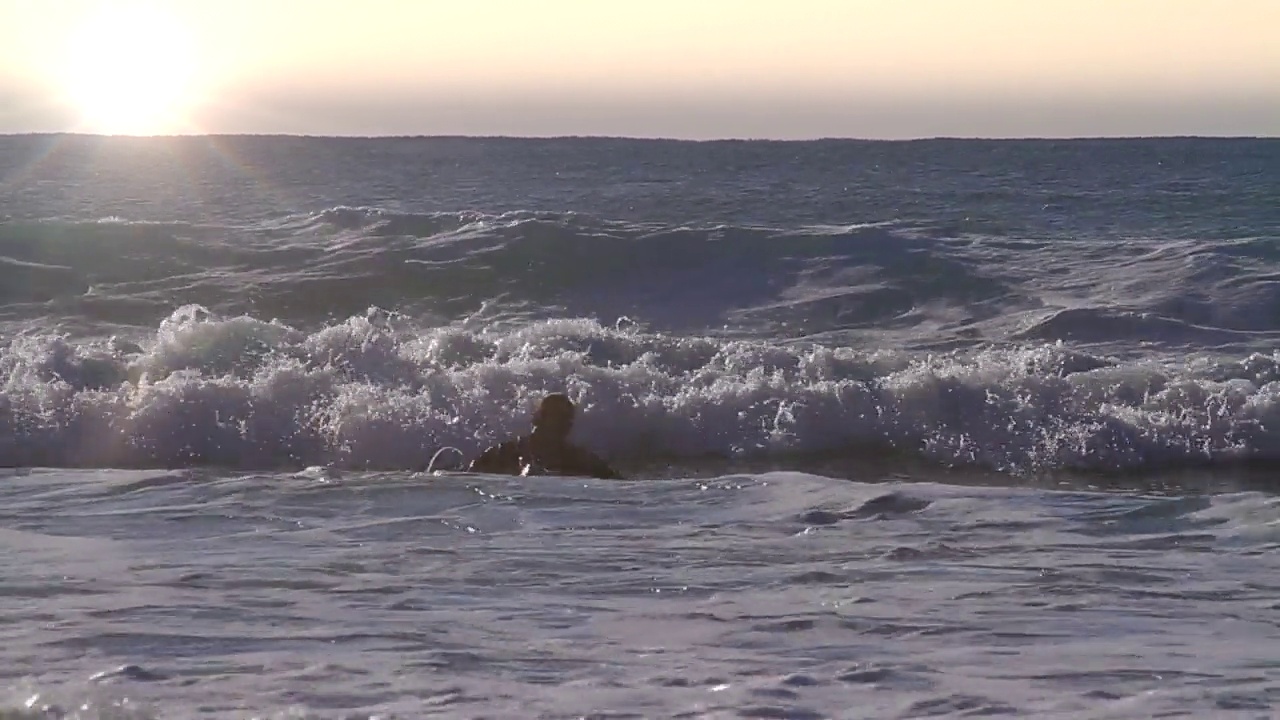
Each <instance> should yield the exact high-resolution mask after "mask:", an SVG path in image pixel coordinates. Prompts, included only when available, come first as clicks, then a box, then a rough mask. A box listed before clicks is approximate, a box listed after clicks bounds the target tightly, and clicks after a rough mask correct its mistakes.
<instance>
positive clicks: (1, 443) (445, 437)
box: [0, 306, 1280, 473]
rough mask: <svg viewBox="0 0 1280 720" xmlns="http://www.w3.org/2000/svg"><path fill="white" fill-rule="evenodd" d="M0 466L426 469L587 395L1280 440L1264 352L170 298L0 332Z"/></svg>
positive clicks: (901, 447) (813, 441)
mask: <svg viewBox="0 0 1280 720" xmlns="http://www.w3.org/2000/svg"><path fill="white" fill-rule="evenodd" d="M0 379H3V382H4V386H3V392H2V393H0V464H3V465H52V466H90V467H153V466H166V467H173V466H185V465H216V466H230V467H242V468H257V469H265V468H282V467H304V466H310V465H326V464H331V465H334V466H339V467H350V468H377V469H416V468H421V467H422V466H423V465H424V464H425V463H426V461H427V460H428V459H429V458H430V456H431V455H432V454H433V453H434V452H435V451H436V450H437V449H439V448H441V447H445V446H452V447H456V448H459V449H460V450H462V451H463V452H464V453H465V454H468V455H470V454H473V453H474V452H476V451H477V450H479V449H480V448H482V447H483V446H484V445H486V444H487V443H489V442H491V441H494V440H496V439H498V438H500V437H503V436H506V435H508V434H511V433H516V432H521V431H523V430H525V429H526V428H527V423H528V417H529V412H530V410H531V408H532V405H533V403H535V402H536V400H537V398H538V397H539V396H540V395H541V394H542V393H545V392H549V391H566V392H568V393H569V394H570V395H571V396H572V397H573V398H574V399H575V400H577V401H578V402H579V403H580V404H581V405H582V408H583V414H582V422H581V427H580V428H579V430H578V433H579V440H580V441H581V442H583V443H585V444H587V445H589V446H591V447H593V448H595V449H597V450H599V451H600V452H603V453H605V454H608V455H610V456H611V457H613V458H615V459H616V460H617V461H618V462H619V463H620V464H622V465H624V466H625V465H627V464H636V463H641V462H649V461H653V460H654V459H670V460H673V461H682V460H685V461H692V460H696V459H699V458H725V459H740V460H746V461H750V460H753V459H756V460H761V461H765V460H769V459H771V458H775V459H776V458H779V457H796V456H806V455H811V456H816V455H828V456H829V455H831V454H833V453H834V454H837V455H840V454H842V453H844V454H847V455H848V456H849V457H850V458H853V457H867V456H869V455H874V454H875V453H902V454H905V455H907V456H912V457H918V458H922V459H926V460H929V461H931V462H937V463H941V464H945V465H959V466H974V467H983V468H992V469H998V470H1002V471H1006V472H1011V473H1032V472H1038V471H1043V470H1053V469H1089V470H1135V469H1137V470H1140V469H1143V468H1151V467H1160V466H1168V465H1176V464H1178V463H1188V462H1238V461H1246V460H1265V459H1278V458H1280V432H1278V431H1277V428H1280V425H1278V424H1277V421H1280V414H1278V413H1280V410H1278V408H1280V405H1277V398H1278V397H1280V354H1271V355H1262V354H1254V355H1250V356H1247V357H1243V358H1240V359H1236V360H1231V361H1221V360H1213V359H1208V358H1205V359H1201V360H1199V361H1190V360H1189V361H1187V362H1183V363H1174V364H1170V363H1167V362H1161V363H1158V362H1155V361H1131V360H1120V359H1116V358H1108V357H1103V356H1095V355H1090V354H1088V353H1083V352H1080V351H1076V350H1072V349H1071V348H1069V347H1067V346H1065V345H1064V344H1061V343H1048V344H1027V345H1022V346H1007V347H987V348H980V349H972V350H965V351H951V352H945V353H914V352H904V351H897V350H867V349H863V348H855V347H847V346H844V347H841V346H835V347H832V346H824V345H819V344H813V343H790V344H779V343H777V342H773V341H767V340H757V339H740V338H739V339H730V338H715V337H705V336H687V335H685V336H681V335H672V334H665V333H661V332H655V331H652V330H647V329H645V328H643V327H639V326H635V325H625V326H617V327H614V326H606V325H602V324H600V323H599V322H597V321H594V320H588V319H559V320H549V321H541V322H535V323H530V324H526V325H523V326H520V327H516V328H509V329H496V328H493V327H484V328H481V329H469V328H467V327H463V326H457V325H455V326H443V327H419V326H416V325H413V324H411V323H409V321H408V320H406V319H404V318H400V317H398V316H394V315H390V314H387V313H381V312H370V313H367V314H363V315H359V316H353V317H350V318H348V319H347V320H345V321H342V322H336V323H333V324H329V325H326V326H324V327H321V328H319V329H316V330H305V329H300V328H296V327H292V326H290V325H288V324H285V323H282V322H279V321H264V320H260V319H255V318H253V317H249V316H235V317H222V316H219V315H217V314H215V313H212V312H210V311H208V310H206V309H204V308H200V307H195V306H193V307H186V308H183V309H181V310H179V311H177V312H175V313H173V314H172V315H171V316H170V317H168V318H166V320H165V321H164V322H162V323H161V324H160V325H159V327H158V328H157V329H156V330H155V331H154V334H153V336H152V337H151V338H149V339H147V340H145V341H144V342H141V343H137V342H132V341H127V340H123V339H113V340H96V341H72V340H69V339H67V338H65V337H61V336H57V335H53V334H47V333H33V334H27V335H23V336H18V337H15V338H13V339H12V340H11V341H10V342H9V343H8V345H7V347H4V348H3V349H2V350H0Z"/></svg>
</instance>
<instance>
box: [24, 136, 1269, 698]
mask: <svg viewBox="0 0 1280 720" xmlns="http://www.w3.org/2000/svg"><path fill="white" fill-rule="evenodd" d="M1277 198H1280V141H1276V140H1244V139H1240V140H1208V139H1163V140H1161V139H1152V140H1111V141H1016V142H1015V141H1002V142H987V141H947V140H938V141H927V142H911V143H880V142H854V141H822V142H811V143H770V142H721V143H680V142H669V141H634V140H606V139H598V140H593V139H558V140H511V139H449V138H425V139H333V138H289V137H215V138H147V139H136V138H95V137H78V136H21V137H19V136H9V137H0V381H2V382H3V388H0V467H3V468H7V469H0V543H2V545H0V547H2V548H3V550H2V551H0V607H3V608H4V613H3V614H2V615H0V617H2V618H3V622H2V623H0V628H2V632H3V634H2V635H0V639H2V640H3V642H0V717H15V718H178V717H183V718H185V717H214V718H251V717H252V718H268V717H270V718H285V717H306V718H374V717H377V718H420V717H436V716H438V717H484V718H531V717H539V718H542V717H546V718H580V717H592V718H630V717H635V718H639V717H645V718H648V717H655V718H661V717H684V718H720V717H747V718H908V717H975V716H986V715H1010V716H1019V717H1044V718H1054V717H1064V718H1065V717H1071V718H1078V717H1098V718H1129V717H1133V718H1145V717H1196V718H1201V717H1214V718H1233V717H1241V718H1270V717H1276V716H1278V715H1280V713H1278V712H1277V707H1280V652H1277V649H1276V648H1277V647H1280V644H1278V643H1280V624H1278V623H1280V621H1278V618H1280V614H1278V613H1277V611H1280V561H1277V560H1276V551H1277V549H1280V499H1278V498H1277V494H1276V490H1277V488H1278V487H1280V480H1277V474H1276V473H1277V471H1280V246H1278V245H1277V243H1278V241H1280V205H1277V202H1276V199H1277ZM549 391H563V392H567V393H568V394H569V395H570V396H571V397H573V398H574V400H575V401H577V402H578V403H579V406H580V417H579V427H578V428H577V429H576V430H575V440H576V441H577V442H579V443H581V444H583V445H585V446H587V447H589V448H591V449H592V450H594V451H596V452H598V453H600V454H601V455H604V456H606V457H608V458H609V459H610V461H611V462H612V463H613V464H614V465H615V466H617V467H618V468H619V469H620V470H621V471H623V473H624V474H626V475H627V476H628V478H629V479H628V480H627V481H623V482H617V481H613V482H611V481H603V480H583V479H575V478H552V477H543V478H510V477H496V476H485V475H476V474H468V473H464V472H458V469H459V468H460V467H462V462H463V461H464V460H465V459H469V458H470V457H473V456H474V455H475V454H476V453H477V452H479V451H480V450H481V449H482V448H484V447H485V446H487V445H488V444H490V443H492V442H495V441H497V440H499V439H501V438H504V437H505V436H507V435H509V434H513V433H518V432H523V431H526V430H527V428H528V422H529V413H530V411H531V410H532V408H533V406H534V405H535V404H536V402H537V400H538V398H539V397H540V396H541V395H542V394H544V393H546V392H549ZM433 460H434V462H433Z"/></svg>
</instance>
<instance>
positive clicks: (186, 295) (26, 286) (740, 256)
mask: <svg viewBox="0 0 1280 720" xmlns="http://www.w3.org/2000/svg"><path fill="white" fill-rule="evenodd" d="M0 270H3V271H4V273H5V281H4V282H3V283H0V302H3V303H4V305H5V307H4V309H3V311H0V322H3V321H5V320H7V321H10V322H15V321H24V320H37V321H53V322H60V323H61V324H62V325H63V326H64V327H68V328H70V329H72V331H73V332H74V331H76V330H77V329H79V328H99V327H101V326H102V325H104V324H105V325H108V326H115V327H132V328H138V329H148V328H154V327H155V325H156V324H157V323H158V322H160V321H161V320H162V319H163V318H164V317H166V316H167V315H168V314H169V313H170V312H172V310H173V308H175V307H179V306H182V305H187V304H198V305H201V306H204V307H207V308H209V309H210V310H212V311H214V312H217V313H220V314H223V315H239V314H246V315H250V316H253V317H258V318H279V319H281V320H283V321H285V322H289V323H293V324H296V325H298V326H299V327H308V328H311V329H314V328H316V327H319V326H320V325H322V324H324V323H331V322H334V321H336V320H341V319H342V318H346V317H350V316H352V315H358V314H360V313H362V312H364V310H365V308H367V307H369V306H377V307H383V308H388V309H390V310H395V311H399V312H403V313H407V314H410V315H413V316H415V317H419V318H424V319H428V320H429V321H430V322H432V323H449V322H454V321H456V320H457V319H459V318H464V317H472V318H475V319H477V320H484V321H486V322H502V321H513V322H518V323H523V322H528V321H530V320H549V319H554V318H557V317H590V318H595V319H598V320H599V321H601V322H602V323H606V324H607V323H612V322H614V321H616V320H617V319H618V318H621V317H626V318H629V319H631V320H635V321H638V322H641V323H643V324H644V325H645V326H646V327H649V328H652V329H654V330H656V331H664V332H680V333H688V334H697V335H710V334H714V335H724V334H735V335H738V336H752V337H761V338H764V337H768V338H779V339H786V338H825V339H832V334H833V333H834V334H837V335H838V337H836V338H835V340H836V341H837V342H839V343H853V344H857V343H862V342H872V343H875V345H876V346H879V347H896V348H916V349H950V348H956V347H964V346H974V345H977V344H979V343H981V342H984V341H1006V340H1013V341H1028V340H1029V341H1036V342H1038V341H1056V340H1064V341H1068V342H1072V343H1076V344H1081V343H1083V344H1091V345H1105V346H1114V347H1117V348H1122V347H1124V346H1132V345H1133V344H1134V343H1143V344H1147V345H1154V346H1156V347H1158V348H1163V349H1167V350H1177V349H1182V348H1210V347H1211V348H1219V349H1222V350H1229V351H1232V352H1237V353H1238V352H1248V351H1253V350H1257V349H1260V348H1261V347H1263V346H1265V347H1270V345H1271V344H1274V343H1275V342H1277V341H1278V340H1280V320H1278V319H1277V318H1280V280H1277V279H1276V278H1280V254H1278V253H1276V252H1275V250H1274V248H1273V243H1270V242H1262V241H1259V240H1257V239H1250V238H1243V239H1239V240H1218V241H1207V240H1206V241H1185V240H1180V241H1159V240H1150V239H1142V238H1133V239H1130V240H1127V241H1126V242H1124V243H1123V244H1119V245H1117V244H1114V243H1107V242H1088V243H1083V242H1074V241H1071V240H1068V239H1062V240H1057V241H1052V242H1049V241H1039V240H1015V239H1009V238H997V237H982V236H967V235H963V234H958V233H955V232H954V231H951V230H947V229H946V228H941V227H937V228H935V227H930V226H928V225H921V224H919V223H916V224H910V223H880V224H870V225H856V224H855V225H840V226H835V225H820V226H819V225H812V226H799V227H766V226H754V225H726V224H716V225H671V224H660V223H648V224H646V223H635V222H623V221H610V220H602V219H599V218H594V217H591V216H587V215H582V214H575V213H551V212H508V213H502V214H485V213H478V212H452V213H421V214H414V213H396V212H390V211H386V210H381V209H378V208H360V207H335V208H331V209H328V210H325V211H322V212H319V213H314V214H304V215H291V216H284V217H281V218H277V219H276V220H275V221H272V222H269V223H256V224H254V225H252V226H246V227H232V226H218V225H196V224H187V223H176V222H175V223H135V222H128V221H124V220H119V219H108V220H106V221H101V222H71V221H55V220H47V221H40V222H10V223H0Z"/></svg>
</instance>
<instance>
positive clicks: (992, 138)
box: [0, 130, 1280, 143]
mask: <svg viewBox="0 0 1280 720" xmlns="http://www.w3.org/2000/svg"><path fill="white" fill-rule="evenodd" d="M26 137H77V138H99V139H115V138H129V139H155V140H166V139H167V140H173V139H178V138H189V139H197V138H297V139H311V140H525V141H530V140H535V141H536V140H544V141H545V140H615V141H616V140H625V141H631V142H669V143H670V142H678V143H731V142H771V143H815V142H863V143H911V142H936V141H963V142H1028V141H1041V142H1043V141H1058V142H1078V141H1098V140H1109V141H1123V140H1280V134H1276V135H1236V134H1231V135H1227V134H1223V135H1214V134H1194V133H1192V134H1168V135H1164V134H1154V135H921V136H916V137H902V138H876V137H858V136H853V135H823V136H814V137H807V138H776V137H764V136H761V137H752V136H725V137H706V138H689V137H674V136H658V135H610V134H598V135H597V134H565V135H502V134H485V135H467V134H459V133H448V134H443V133H442V134H425V133H424V134H386V135H382V134H379V135H366V134H341V135H330V134H320V133H289V132H257V133H255V132H220V133H214V132H209V133H204V132H201V133H195V132H192V133H156V134H130V133H94V132H78V131H73V130H53V131H30V132H0V138H26Z"/></svg>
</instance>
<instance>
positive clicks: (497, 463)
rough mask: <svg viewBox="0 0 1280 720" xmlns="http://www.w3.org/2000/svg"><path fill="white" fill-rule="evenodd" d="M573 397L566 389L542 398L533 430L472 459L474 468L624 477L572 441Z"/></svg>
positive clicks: (506, 472)
mask: <svg viewBox="0 0 1280 720" xmlns="http://www.w3.org/2000/svg"><path fill="white" fill-rule="evenodd" d="M574 413H575V408H574V406H573V401H572V400H570V399H569V397H568V396H567V395H564V394H562V393H552V394H550V395H548V396H546V397H544V398H543V399H542V403H541V404H540V405H539V406H538V410H537V412H535V413H534V414H533V432H532V433H530V434H528V435H525V436H523V437H518V438H515V439H512V440H508V441H506V442H504V443H501V444H498V445H494V446H493V447H491V448H489V449H488V450H485V451H484V452H483V453H481V454H480V457H478V458H476V459H475V460H472V461H471V467H470V470H471V471H472V472H484V473H495V474H501V475H541V474H544V473H554V474H558V475H579V476H583V477H597V478H608V479H620V478H621V477H622V476H621V475H619V474H618V473H617V472H616V471H614V469H613V468H611V467H609V464H608V463H606V462H605V461H604V460H602V459H601V458H600V457H598V456H596V455H595V454H593V453H592V452H590V451H589V450H585V449H583V448H580V447H578V446H577V445H574V444H573V443H571V442H569V431H571V430H573V416H574Z"/></svg>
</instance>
